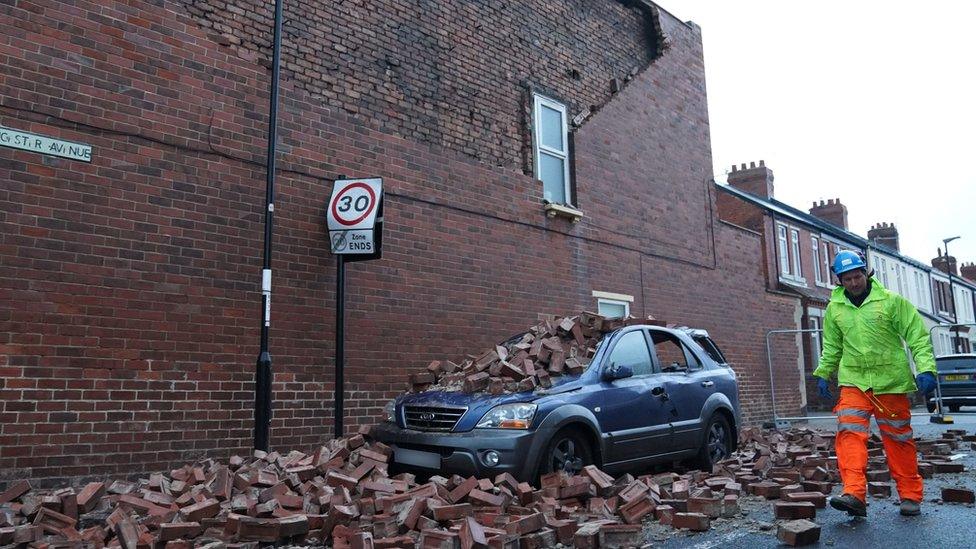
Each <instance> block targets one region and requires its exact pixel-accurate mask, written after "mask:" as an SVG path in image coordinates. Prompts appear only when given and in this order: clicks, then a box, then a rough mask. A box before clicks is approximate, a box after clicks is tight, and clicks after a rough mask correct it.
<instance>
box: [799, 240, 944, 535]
mask: <svg viewBox="0 0 976 549" xmlns="http://www.w3.org/2000/svg"><path fill="white" fill-rule="evenodd" d="M831 270H832V271H833V272H834V274H835V275H837V278H838V279H839V280H840V283H841V285H840V286H838V287H836V288H834V291H833V293H832V294H831V296H830V303H829V304H828V305H827V311H826V313H825V314H824V321H823V338H822V339H823V354H822V355H821V356H820V365H819V366H818V367H817V369H816V370H814V372H813V375H814V376H817V377H818V378H820V379H819V380H818V389H819V392H820V396H821V397H823V398H827V399H829V398H832V395H831V393H830V386H829V385H828V383H827V382H828V381H829V380H830V378H831V377H832V376H833V375H834V374H835V373H836V374H837V385H839V386H840V398H839V399H838V401H837V406H835V407H834V413H836V414H837V439H836V444H835V450H836V452H837V467H838V468H839V469H840V476H841V480H842V481H843V483H844V493H843V494H842V495H840V496H835V497H832V498H830V505H831V507H833V508H834V509H840V510H841V511H846V512H847V513H848V514H849V515H852V516H859V517H864V516H867V504H866V503H865V500H866V497H867V479H866V476H867V475H866V473H867V465H868V448H867V443H868V435H869V434H870V419H871V416H872V415H873V416H874V419H875V421H876V422H877V423H878V429H879V430H880V431H881V440H882V441H883V442H884V451H885V456H886V457H887V458H888V468H889V469H890V470H891V476H892V477H893V478H894V479H895V483H896V485H897V487H898V497H899V498H900V499H901V504H900V505H899V511H900V513H901V514H902V515H907V516H914V515H918V514H920V513H921V509H920V504H921V502H922V477H921V476H920V475H919V474H918V457H917V455H916V450H915V440H914V439H913V434H912V427H911V420H912V415H911V404H910V402H909V399H908V395H907V394H906V393H910V392H912V391H915V390H918V391H921V392H922V393H923V394H928V393H930V392H932V390H934V389H935V371H936V370H935V357H934V356H933V353H932V342H931V340H930V339H929V334H928V332H926V331H925V325H924V324H923V322H922V317H921V316H920V315H919V314H918V310H917V309H916V308H915V306H914V305H912V304H911V302H909V301H908V300H907V299H905V298H904V297H902V296H900V295H898V294H896V293H894V292H891V291H889V290H887V289H886V288H885V287H884V286H882V285H881V283H880V282H878V280H877V279H876V278H874V276H873V274H874V272H873V271H872V272H871V273H868V270H867V265H865V263H864V259H863V257H862V256H861V255H860V254H858V253H856V252H851V251H846V250H845V251H842V252H839V253H838V254H837V257H836V258H834V264H833V268H832V269H831ZM903 341H904V342H905V343H907V344H908V348H909V349H911V351H912V357H913V358H914V359H915V369H916V370H917V372H918V375H917V376H915V377H914V379H913V376H912V369H911V366H910V365H909V361H908V356H907V354H906V353H905V348H904V345H903V343H902V342H903ZM916 384H917V385H916Z"/></svg>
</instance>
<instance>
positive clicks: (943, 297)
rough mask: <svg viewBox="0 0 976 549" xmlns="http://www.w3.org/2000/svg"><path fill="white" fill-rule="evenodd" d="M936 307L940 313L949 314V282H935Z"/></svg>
mask: <svg viewBox="0 0 976 549" xmlns="http://www.w3.org/2000/svg"><path fill="white" fill-rule="evenodd" d="M935 307H936V309H937V310H938V311H939V312H940V313H943V314H949V284H948V283H946V282H942V281H938V280H937V281H936V282H935Z"/></svg>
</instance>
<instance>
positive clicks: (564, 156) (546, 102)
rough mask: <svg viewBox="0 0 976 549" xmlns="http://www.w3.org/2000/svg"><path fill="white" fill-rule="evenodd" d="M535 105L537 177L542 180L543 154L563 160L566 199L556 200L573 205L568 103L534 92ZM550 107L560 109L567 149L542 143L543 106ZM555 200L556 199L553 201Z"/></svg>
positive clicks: (534, 150) (534, 143)
mask: <svg viewBox="0 0 976 549" xmlns="http://www.w3.org/2000/svg"><path fill="white" fill-rule="evenodd" d="M533 98H534V101H533V106H532V117H533V120H534V121H535V126H534V130H535V131H533V132H532V133H533V145H534V146H533V155H534V158H535V177H536V179H538V180H540V181H542V159H541V157H542V154H543V153H545V154H548V155H550V156H553V157H556V158H558V159H560V160H562V162H563V185H564V187H565V188H564V189H563V193H564V197H565V199H564V200H563V201H562V202H556V203H558V204H565V205H569V206H572V205H573V203H572V195H571V193H570V189H571V185H570V181H569V124H568V122H567V119H566V118H567V117H566V105H563V104H562V103H560V102H558V101H554V100H552V99H549V98H548V97H545V96H543V95H539V94H533ZM544 106H545V107H549V108H550V109H553V110H555V111H559V113H560V118H561V119H562V132H563V134H562V144H563V148H564V149H565V150H562V151H560V150H557V149H553V148H552V147H547V146H545V145H543V144H542V107H544ZM545 193H546V182H545V181H542V194H543V196H545ZM553 202H555V201H553Z"/></svg>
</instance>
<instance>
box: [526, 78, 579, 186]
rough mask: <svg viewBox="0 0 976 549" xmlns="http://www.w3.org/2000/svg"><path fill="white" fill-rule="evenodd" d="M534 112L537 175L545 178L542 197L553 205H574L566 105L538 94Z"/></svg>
mask: <svg viewBox="0 0 976 549" xmlns="http://www.w3.org/2000/svg"><path fill="white" fill-rule="evenodd" d="M533 113H534V117H535V132H534V133H535V136H534V137H535V139H534V147H533V148H534V152H535V176H536V178H537V179H540V180H542V196H543V198H545V199H546V200H548V201H549V202H552V203H554V204H572V196H571V195H570V185H569V132H568V126H567V123H566V106H565V105H563V104H561V103H558V102H556V101H553V100H552V99H549V98H547V97H543V96H541V95H536V96H535V102H534V105H533Z"/></svg>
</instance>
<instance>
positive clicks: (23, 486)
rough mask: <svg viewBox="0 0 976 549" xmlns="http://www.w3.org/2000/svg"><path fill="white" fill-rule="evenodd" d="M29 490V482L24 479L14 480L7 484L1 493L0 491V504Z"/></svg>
mask: <svg viewBox="0 0 976 549" xmlns="http://www.w3.org/2000/svg"><path fill="white" fill-rule="evenodd" d="M30 490H31V485H30V482H28V481H26V480H18V481H17V482H14V483H13V484H11V485H10V486H8V487H7V489H6V490H4V491H3V493H0V504H2V503H8V502H11V501H13V500H15V499H17V498H19V497H20V496H23V495H24V494H26V493H27V492H30Z"/></svg>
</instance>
